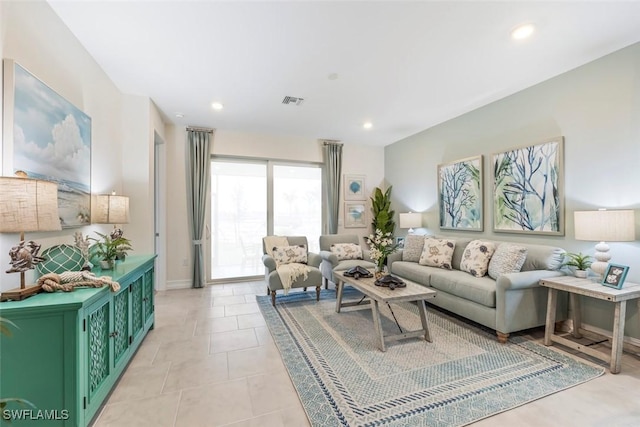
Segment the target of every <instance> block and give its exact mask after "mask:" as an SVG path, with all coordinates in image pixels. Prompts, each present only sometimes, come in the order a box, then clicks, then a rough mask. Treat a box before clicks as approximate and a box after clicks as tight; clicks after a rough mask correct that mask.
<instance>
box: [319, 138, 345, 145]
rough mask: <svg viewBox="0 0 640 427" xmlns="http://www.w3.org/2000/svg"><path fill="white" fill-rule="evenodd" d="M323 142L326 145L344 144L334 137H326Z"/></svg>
mask: <svg viewBox="0 0 640 427" xmlns="http://www.w3.org/2000/svg"><path fill="white" fill-rule="evenodd" d="M322 143H323V144H324V145H343V144H342V143H341V142H340V141H335V140H332V139H324V140H322Z"/></svg>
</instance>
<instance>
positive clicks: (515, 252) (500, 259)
mask: <svg viewBox="0 0 640 427" xmlns="http://www.w3.org/2000/svg"><path fill="white" fill-rule="evenodd" d="M526 259H527V248H525V247H524V246H519V245H514V244H511V243H500V244H499V245H498V248H497V249H496V251H495V253H494V254H493V257H491V261H490V262H489V277H491V278H492V279H495V280H497V279H498V277H500V276H502V275H503V274H507V273H517V272H519V271H520V270H521V269H522V266H523V265H524V262H525V261H526Z"/></svg>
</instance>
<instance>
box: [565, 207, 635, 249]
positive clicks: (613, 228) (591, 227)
mask: <svg viewBox="0 0 640 427" xmlns="http://www.w3.org/2000/svg"><path fill="white" fill-rule="evenodd" d="M574 227H575V238H576V240H588V241H592V242H604V241H607V242H629V241H632V240H635V236H636V233H635V231H636V230H635V215H634V211H632V210H612V211H609V210H598V211H576V212H574Z"/></svg>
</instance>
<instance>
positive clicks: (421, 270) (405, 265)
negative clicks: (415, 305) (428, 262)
mask: <svg viewBox="0 0 640 427" xmlns="http://www.w3.org/2000/svg"><path fill="white" fill-rule="evenodd" d="M434 270H435V271H438V270H439V269H437V268H436V267H426V266H424V265H420V264H418V263H415V262H412V261H396V262H394V263H393V264H391V274H393V275H395V276H399V277H401V278H403V279H408V280H411V281H412V282H416V283H417V284H419V285H423V286H429V277H431V272H432V271H434Z"/></svg>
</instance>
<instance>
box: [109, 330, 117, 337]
mask: <svg viewBox="0 0 640 427" xmlns="http://www.w3.org/2000/svg"><path fill="white" fill-rule="evenodd" d="M117 336H118V331H113V332H111V333H110V334H109V337H110V338H113V337H117Z"/></svg>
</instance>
